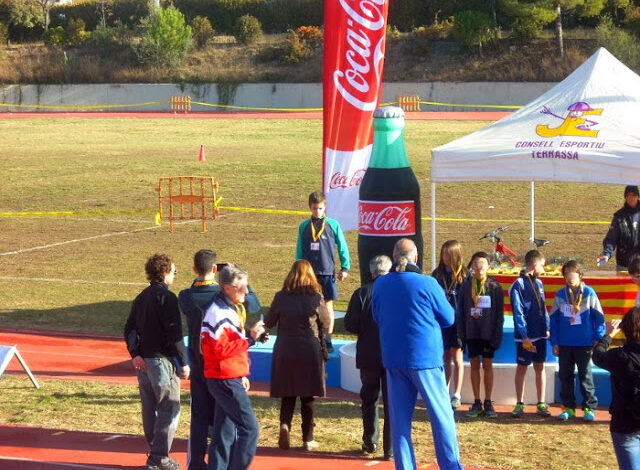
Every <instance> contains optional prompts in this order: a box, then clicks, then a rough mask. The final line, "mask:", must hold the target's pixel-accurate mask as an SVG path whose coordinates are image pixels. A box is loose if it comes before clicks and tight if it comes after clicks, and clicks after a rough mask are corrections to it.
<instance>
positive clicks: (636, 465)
mask: <svg viewBox="0 0 640 470" xmlns="http://www.w3.org/2000/svg"><path fill="white" fill-rule="evenodd" d="M611 440H612V441H613V450H615V451H616V457H617V458H618V468H619V469H620V470H640V431H638V432H634V433H631V434H621V433H617V432H612V433H611Z"/></svg>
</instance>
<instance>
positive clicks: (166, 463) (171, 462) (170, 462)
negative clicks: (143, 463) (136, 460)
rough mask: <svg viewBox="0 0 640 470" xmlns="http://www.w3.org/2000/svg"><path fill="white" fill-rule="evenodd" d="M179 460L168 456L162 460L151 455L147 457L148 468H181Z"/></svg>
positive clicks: (159, 469)
mask: <svg viewBox="0 0 640 470" xmlns="http://www.w3.org/2000/svg"><path fill="white" fill-rule="evenodd" d="M180 468H181V467H180V464H179V463H178V461H177V460H175V459H172V458H169V457H167V458H166V459H163V460H161V461H158V460H157V459H156V458H154V457H152V456H151V455H150V456H149V457H148V458H147V470H180Z"/></svg>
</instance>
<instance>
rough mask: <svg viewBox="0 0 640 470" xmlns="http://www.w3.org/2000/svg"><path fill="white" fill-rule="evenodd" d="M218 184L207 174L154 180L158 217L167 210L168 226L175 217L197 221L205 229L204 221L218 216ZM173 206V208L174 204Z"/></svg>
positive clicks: (171, 226)
mask: <svg viewBox="0 0 640 470" xmlns="http://www.w3.org/2000/svg"><path fill="white" fill-rule="evenodd" d="M217 190H218V183H216V182H215V181H214V180H213V177H211V176H172V177H163V178H160V181H159V182H158V187H157V188H156V191H158V214H159V216H160V220H162V217H163V215H164V214H165V213H167V212H168V213H169V229H170V230H171V232H173V223H174V221H175V220H201V221H202V231H203V232H206V231H207V220H208V219H211V220H215V219H217V218H218V214H219V213H220V211H219V210H218V199H217V196H216V192H217ZM175 206H177V207H175Z"/></svg>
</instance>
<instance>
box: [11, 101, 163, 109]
mask: <svg viewBox="0 0 640 470" xmlns="http://www.w3.org/2000/svg"><path fill="white" fill-rule="evenodd" d="M163 103H168V101H145V102H143V103H130V104H86V105H77V104H75V105H72V104H11V103H0V106H3V107H5V108H36V109H75V110H78V109H105V108H130V107H134V106H152V105H155V104H163Z"/></svg>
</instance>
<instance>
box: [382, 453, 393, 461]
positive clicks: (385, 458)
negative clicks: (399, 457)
mask: <svg viewBox="0 0 640 470" xmlns="http://www.w3.org/2000/svg"><path fill="white" fill-rule="evenodd" d="M382 460H393V454H384V457H382Z"/></svg>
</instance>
